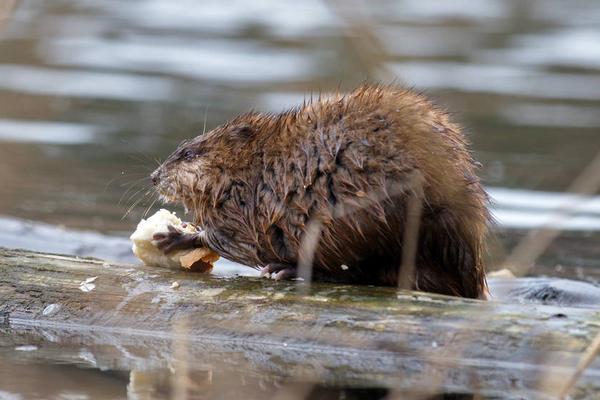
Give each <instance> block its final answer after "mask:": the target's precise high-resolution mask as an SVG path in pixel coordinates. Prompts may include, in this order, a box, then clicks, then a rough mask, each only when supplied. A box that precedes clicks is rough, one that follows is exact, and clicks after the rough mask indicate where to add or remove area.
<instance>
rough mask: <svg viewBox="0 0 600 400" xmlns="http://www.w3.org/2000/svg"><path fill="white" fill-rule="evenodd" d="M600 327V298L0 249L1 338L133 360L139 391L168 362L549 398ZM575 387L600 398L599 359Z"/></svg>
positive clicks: (268, 375) (180, 371) (259, 379)
mask: <svg viewBox="0 0 600 400" xmlns="http://www.w3.org/2000/svg"><path fill="white" fill-rule="evenodd" d="M173 282H177V283H178V287H174V285H173ZM175 286H177V285H175ZM598 331H600V312H599V311H598V310H597V309H596V310H594V309H584V308H568V307H553V306H541V305H524V304H507V303H499V302H482V301H476V300H467V299H460V298H452V297H446V296H439V295H433V294H425V293H417V292H409V291H399V290H396V289H393V288H377V287H366V286H365V287H360V286H349V285H333V284H312V285H306V284H304V283H297V282H275V281H271V280H266V279H259V278H250V277H232V278H217V277H214V276H211V275H203V274H193V273H184V272H178V271H170V270H163V269H158V268H149V267H145V266H137V265H118V264H110V263H107V262H104V261H101V260H97V259H89V258H77V257H70V256H60V255H52V254H43V253H33V252H27V251H19V250H9V249H0V347H6V346H8V347H10V346H12V347H18V346H24V345H33V346H36V348H37V351H36V352H34V353H35V354H34V355H32V356H31V357H36V359H47V360H51V361H53V362H67V363H68V362H74V360H78V361H77V362H78V363H81V362H82V358H81V354H82V351H85V352H87V353H89V354H91V355H92V357H89V358H90V360H92V361H90V360H88V361H86V362H88V363H89V365H90V366H92V367H95V368H99V369H103V368H104V369H110V370H113V371H125V372H127V373H130V379H131V382H130V390H132V391H133V392H135V391H136V390H138V389H136V382H138V385H142V383H140V382H146V384H147V382H149V381H152V382H154V383H153V384H158V383H157V382H162V380H164V376H165V375H164V373H163V372H164V371H168V374H171V375H172V376H171V377H170V378H169V379H170V380H169V382H171V383H170V385H171V386H170V387H171V390H176V389H177V387H181V386H182V385H183V386H186V385H187V384H186V383H185V382H188V383H189V382H191V381H193V382H194V385H192V386H190V387H191V389H190V388H188V387H187V386H189V385H187V386H186V390H188V389H189V390H192V389H193V390H202V391H203V393H206V391H208V392H210V391H217V392H218V393H221V394H222V395H223V394H225V393H227V394H229V395H230V396H235V395H236V393H237V394H240V393H245V394H248V393H250V392H249V391H251V390H254V389H256V390H259V389H260V388H262V389H264V387H269V388H271V389H272V390H285V389H286V388H289V387H294V388H296V387H297V385H304V386H302V387H305V388H306V387H309V388H311V387H313V388H314V386H315V385H317V386H318V387H322V386H328V387H329V386H335V387H344V388H359V387H360V388H373V389H375V388H382V389H385V390H392V391H398V393H401V392H402V393H405V392H406V391H409V392H410V393H413V394H414V393H418V394H419V395H418V396H417V397H419V396H421V394H423V393H425V394H427V393H429V394H431V393H449V392H452V393H463V394H469V395H470V394H472V393H479V394H483V395H490V396H500V397H499V398H505V397H503V396H506V398H513V397H514V398H518V397H519V396H521V397H525V398H538V397H540V396H541V397H544V396H552V395H554V394H556V393H558V391H559V390H560V387H561V384H562V383H564V382H565V381H566V379H567V377H568V374H569V373H570V372H571V371H572V370H573V368H574V366H575V365H576V364H577V361H578V359H579V357H580V356H581V354H582V353H583V351H584V350H585V348H586V346H587V345H588V344H589V343H590V342H591V341H592V339H593V338H594V336H595V335H596V334H597V333H598ZM87 353H86V354H87ZM5 356H6V357H23V353H19V354H16V353H10V354H5ZM157 371H158V372H157ZM152 374H154V375H152ZM148 376H154V378H152V379H150V378H148ZM182 379H183V380H182ZM186 379H187V381H186ZM174 382H175V383H174ZM177 382H179V383H177ZM182 382H183V383H182ZM249 382H253V383H254V385H253V384H250V383H249ZM161 384H162V383H161ZM290 385H291V386H290ZM294 385H295V386H294ZM306 385H308V386H306ZM194 388H195V389H194ZM198 388H200V389H198ZM251 388H254V389H251ZM257 388H259V389H257ZM146 389H147V388H146ZM146 389H144V390H146ZM236 391H237V392H236ZM573 393H574V394H575V395H576V398H599V397H597V396H600V365H599V364H598V362H596V363H594V364H593V365H592V366H591V367H590V368H589V369H588V370H587V371H586V373H585V375H584V376H583V378H582V379H581V380H580V382H579V383H578V385H577V387H576V389H574V391H573ZM132 398H135V396H133V395H132ZM421 398H422V397H421Z"/></svg>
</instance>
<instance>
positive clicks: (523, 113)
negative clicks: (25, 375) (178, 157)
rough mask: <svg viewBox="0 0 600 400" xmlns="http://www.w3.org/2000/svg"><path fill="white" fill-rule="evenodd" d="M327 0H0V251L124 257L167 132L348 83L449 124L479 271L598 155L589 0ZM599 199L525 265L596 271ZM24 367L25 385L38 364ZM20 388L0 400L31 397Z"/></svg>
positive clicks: (597, 14)
mask: <svg viewBox="0 0 600 400" xmlns="http://www.w3.org/2000/svg"><path fill="white" fill-rule="evenodd" d="M340 3H342V4H346V2H334V1H324V2H322V1H318V0H308V1H303V2H297V1H290V0H283V1H273V0H262V1H253V2H243V1H232V2H227V5H224V4H223V2H220V1H216V0H206V1H203V2H201V3H199V2H197V1H191V0H184V1H176V2H175V1H168V0H137V1H128V2H123V1H111V0H103V1H100V0H79V1H72V0H54V1H44V2H42V1H38V0H3V1H2V2H0V160H1V161H0V181H1V182H2V189H1V190H0V216H1V217H2V218H0V225H1V226H2V227H3V232H2V233H0V246H10V247H26V248H32V249H40V250H47V248H48V246H49V244H51V245H52V248H53V249H55V250H56V251H63V252H67V253H78V254H94V255H98V256H101V257H103V258H109V259H117V260H121V261H128V260H130V258H129V257H130V255H129V254H128V252H127V249H126V247H125V243H124V241H123V240H122V239H120V238H122V237H125V236H127V235H128V233H129V232H131V231H132V229H133V228H134V226H135V224H136V223H137V221H138V220H139V219H140V218H141V216H142V215H143V214H144V212H146V210H147V207H148V206H149V205H150V203H149V201H145V200H141V201H140V203H136V201H137V200H138V199H142V198H143V195H144V193H145V192H146V189H148V188H149V185H148V183H149V182H148V181H147V179H146V177H147V175H148V174H149V172H151V171H152V170H153V169H154V167H155V165H156V161H155V160H156V159H163V158H164V157H165V156H167V155H168V154H169V153H170V151H171V150H172V149H173V148H174V147H175V146H176V145H177V143H179V141H181V140H182V139H184V138H189V137H191V136H194V135H196V134H198V133H200V132H202V130H203V127H204V125H205V124H206V127H207V128H208V129H210V128H212V127H215V126H217V125H218V124H220V123H222V122H224V121H226V120H227V119H229V118H231V117H232V116H234V115H236V114H239V113H241V112H245V111H248V110H250V109H257V110H267V111H280V110H283V109H285V108H286V107H289V106H293V105H295V104H297V103H298V102H300V101H302V100H303V99H304V98H305V97H306V96H310V94H311V93H320V92H327V91H329V90H336V89H338V88H341V89H351V88H353V87H355V86H357V85H359V84H361V83H362V82H364V81H365V80H367V81H379V80H382V79H383V80H391V79H396V80H397V81H398V82H403V83H405V84H407V85H409V86H412V87H415V88H417V89H418V90H423V91H425V92H426V93H427V94H428V95H429V96H430V97H432V98H433V99H434V100H435V101H436V102H437V103H439V104H442V105H444V106H445V107H447V108H448V109H449V110H450V112H452V113H453V115H454V118H455V119H456V120H457V121H459V122H460V123H462V124H463V125H464V126H465V127H466V130H467V132H468V133H469V137H470V139H471V141H472V142H473V149H474V151H475V154H476V157H477V158H478V159H479V160H480V161H481V162H482V163H483V169H482V176H483V178H484V180H485V182H486V185H487V186H488V187H490V188H491V189H490V193H491V195H492V197H493V198H494V199H495V204H494V213H495V216H496V218H497V220H498V222H499V226H498V229H497V231H498V235H499V239H498V240H497V241H495V242H494V243H493V245H492V246H491V247H492V251H491V253H492V254H491V257H490V260H491V261H490V265H497V264H499V263H500V262H501V261H502V259H503V258H504V257H505V256H506V255H507V254H509V253H510V251H511V249H512V247H513V246H514V245H515V244H516V243H517V242H518V240H520V238H521V237H522V236H523V234H524V233H525V232H526V230H528V229H531V228H534V227H539V226H543V225H544V224H545V223H547V222H549V221H555V222H556V221H557V219H556V216H555V214H556V212H555V211H554V210H555V209H556V208H560V207H562V206H564V205H565V204H569V205H572V204H574V201H578V199H574V198H573V197H568V196H567V195H564V194H561V192H564V191H565V190H567V188H568V187H569V186H570V185H571V183H572V182H573V181H574V180H575V179H576V178H577V176H578V175H579V174H580V173H581V172H582V171H583V170H584V168H585V167H586V166H587V165H588V163H589V162H590V161H591V160H592V159H593V157H594V156H595V155H596V153H598V152H599V151H600V134H599V133H600V130H599V128H600V29H599V28H598V27H599V26H600V7H598V5H597V2H596V1H595V0H573V1H569V2H562V1H558V0H531V1H527V2H524V1H521V0H505V1H501V0H485V1H483V0H478V1H474V0H472V1H467V0H454V1H444V2H437V1H429V0H428V1H423V0H402V1H391V0H387V1H386V0H378V1H371V2H352V3H348V4H351V5H352V4H353V6H350V5H347V6H346V7H348V8H343V6H340ZM354 3H356V4H354ZM340 7H341V8H340ZM3 15H5V17H3ZM599 173H600V172H599ZM599 201H600V200H599V198H598V197H596V198H593V199H584V201H582V202H581V201H579V203H578V204H579V205H578V208H577V209H576V211H575V213H574V216H572V217H568V218H559V219H558V222H557V225H558V226H559V227H561V228H563V229H565V232H564V233H563V234H561V235H560V236H559V237H558V239H557V240H556V241H555V242H554V243H553V245H552V246H551V247H550V249H549V250H548V251H546V252H545V253H544V254H543V255H542V257H541V258H540V259H539V260H538V262H537V263H536V265H535V266H534V267H533V268H532V269H531V270H530V274H531V275H550V276H561V277H567V278H577V279H584V280H588V281H592V282H596V281H598V279H599V277H600V274H599V273H598V272H597V271H600V269H599V268H600V248H599V247H598V246H597V242H598V240H599V239H600V233H599V231H600V209H599V206H598V204H599ZM131 206H133V207H132V208H131V211H130V212H127V210H128V209H129V208H130V207H131ZM157 207H158V206H157V205H154V207H153V208H152V209H151V210H150V212H152V211H153V210H154V209H156V208H157ZM179 212H180V213H182V210H179ZM23 220H32V221H36V222H38V223H37V224H33V225H30V224H28V223H25V222H23ZM39 223H49V224H52V225H60V226H61V227H65V228H68V229H67V230H65V231H64V232H65V233H64V236H63V235H61V234H57V233H56V230H55V229H56V228H55V227H51V226H46V225H43V224H39ZM73 229H75V230H85V231H91V233H89V234H85V235H83V236H82V234H80V233H75V234H74V235H75V236H69V235H73V233H72V232H73V231H72V230H73ZM86 235H88V236H86ZM98 235H110V238H107V237H106V236H98ZM57 236H58V237H57ZM68 237H72V238H77V240H73V242H75V243H74V244H69V243H71V242H70V241H69V240H67V238H68ZM113 240H114V241H113ZM99 241H102V242H103V243H105V244H107V245H106V246H104V248H101V247H102V246H99V245H98V243H99ZM61 243H62V244H61ZM108 243H110V246H108ZM19 354H20V353H19ZM17 359H18V357H17ZM15 362H16V363H17V364H19V363H20V361H15ZM25 364H26V365H28V366H27V368H26V369H28V370H29V371H30V373H31V374H33V376H34V377H36V378H35V379H38V378H39V377H40V376H42V375H43V372H44V371H47V370H48V369H47V368H44V367H43V363H42V366H41V367H40V366H36V367H34V366H33V365H29V364H27V363H25ZM10 365H11V367H10V368H9V367H6V368H4V369H3V370H2V374H4V373H6V372H7V371H9V370H11V369H12V368H13V367H14V368H16V366H15V365H13V364H10ZM36 365H37V364H36ZM37 368H40V369H39V371H40V372H39V374H40V375H35V374H37V373H38V372H36V371H38V370H37ZM61 368H63V367H61ZM64 369H65V370H68V371H70V372H65V373H64V374H66V375H68V374H83V375H85V374H87V372H89V371H87V370H86V371H87V372H86V371H79V372H73V371H74V370H77V369H73V368H72V367H69V366H64ZM77 371H78V370H77ZM2 374H0V376H2ZM92 375H94V376H95V377H94V378H93V379H97V380H98V381H94V382H96V383H93V384H91V385H92V387H93V386H94V385H100V383H98V382H105V380H107V379H108V380H109V381H110V380H112V381H113V382H120V383H117V384H115V385H116V386H115V387H114V393H113V392H110V393H111V394H110V395H109V394H108V393H109V390H108V389H107V392H106V393H107V397H106V398H122V397H124V396H126V390H125V388H124V385H125V383H123V382H126V381H127V379H125V378H123V376H120V375H119V376H117V375H118V374H113V375H111V374H109V373H107V374H104V373H97V374H92ZM96 375H97V376H96ZM81 379H83V378H81ZM9 380H10V379H9ZM46 380H50V379H46ZM3 382H7V380H4V381H3ZM109 386H110V385H109ZM2 387H5V386H4V383H2V382H0V388H2ZM19 387H20V389H18V390H17V389H15V391H10V390H9V391H6V393H8V394H6V393H5V392H3V391H2V389H0V399H4V398H11V399H12V398H20V397H18V396H19V395H18V393H23V396H22V397H23V398H30V397H31V398H33V397H35V396H34V395H33V394H31V393H30V392H25V391H24V389H23V388H24V387H25V386H23V385H21V386H19ZM110 387H112V386H110ZM61 390H63V392H64V391H65V390H66V392H64V393H67V394H64V393H63V392H60V391H59V392H56V393H57V394H55V398H76V396H75V395H74V394H73V393H71V392H69V390H71V389H69V388H67V387H66V386H65V387H64V388H63V389H61ZM73 390H74V391H75V393H83V392H85V391H83V392H81V390H82V389H81V387H79V389H73ZM78 390H79V392H78ZM111 390H112V389H111ZM9 392H10V393H9ZM11 393H12V394H11ZM14 393H17V394H14ZM61 393H62V394H61ZM68 393H71V394H68ZM96 394H97V393H96ZM10 396H13V397H10ZM14 396H17V397H14ZM69 396H70V397H69ZM73 396H75V397H73ZM89 397H93V398H98V397H94V395H91V394H89Z"/></svg>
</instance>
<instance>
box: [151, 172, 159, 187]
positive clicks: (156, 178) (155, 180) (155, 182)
mask: <svg viewBox="0 0 600 400" xmlns="http://www.w3.org/2000/svg"><path fill="white" fill-rule="evenodd" d="M159 176H160V173H159V172H158V170H156V171H154V172H153V173H152V174H150V179H152V184H153V185H154V186H156V185H158V183H159V182H160V177H159Z"/></svg>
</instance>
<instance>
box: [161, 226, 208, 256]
mask: <svg viewBox="0 0 600 400" xmlns="http://www.w3.org/2000/svg"><path fill="white" fill-rule="evenodd" d="M167 228H168V229H169V231H168V232H164V233H163V232H161V233H155V234H154V235H153V236H152V240H153V241H154V242H155V243H156V247H158V248H159V249H160V250H162V251H163V252H164V253H165V254H168V253H170V252H172V251H175V250H186V249H194V248H197V247H205V246H206V245H205V244H204V242H205V240H204V234H203V232H199V233H186V232H182V231H180V230H179V229H177V228H175V227H174V226H173V225H169V226H168V227H167Z"/></svg>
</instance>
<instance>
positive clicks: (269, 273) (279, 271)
mask: <svg viewBox="0 0 600 400" xmlns="http://www.w3.org/2000/svg"><path fill="white" fill-rule="evenodd" d="M260 276H261V277H263V278H271V279H275V280H276V281H280V280H287V279H293V278H295V277H296V276H297V271H296V267H295V266H291V265H288V264H277V263H272V264H267V265H266V266H265V267H263V268H262V269H261V270H260Z"/></svg>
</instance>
